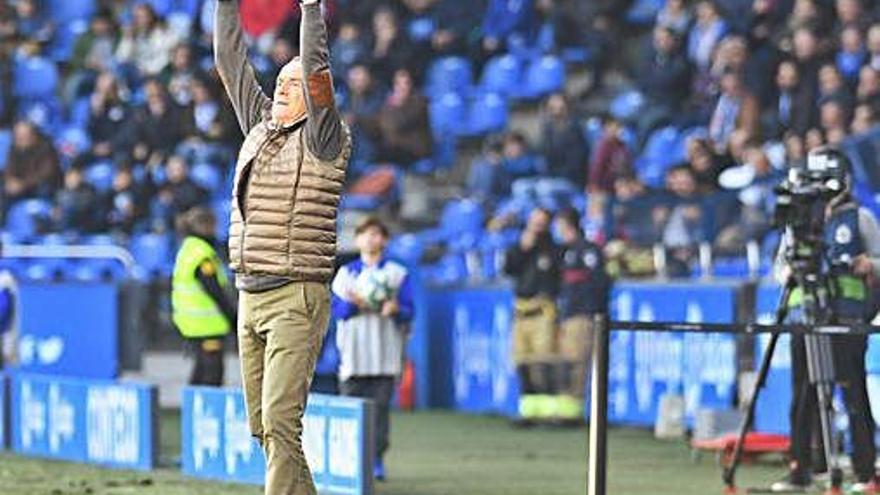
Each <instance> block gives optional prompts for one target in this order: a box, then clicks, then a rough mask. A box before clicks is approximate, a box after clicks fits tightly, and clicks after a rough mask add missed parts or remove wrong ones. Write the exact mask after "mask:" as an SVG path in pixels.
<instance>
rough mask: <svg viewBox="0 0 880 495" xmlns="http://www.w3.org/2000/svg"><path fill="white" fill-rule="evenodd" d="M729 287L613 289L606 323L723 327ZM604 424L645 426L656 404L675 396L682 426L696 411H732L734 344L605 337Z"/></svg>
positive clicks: (642, 335) (729, 309)
mask: <svg viewBox="0 0 880 495" xmlns="http://www.w3.org/2000/svg"><path fill="white" fill-rule="evenodd" d="M736 290H737V286H736V285H733V284H726V283H718V284H699V285H694V284H672V283H656V284H655V283H619V284H617V285H616V286H615V288H614V290H613V292H612V298H611V299H612V301H611V318H612V320H618V321H643V322H651V321H686V322H690V323H700V322H704V323H729V322H733V321H734V319H735V315H736ZM610 352H611V356H610V363H609V375H608V418H609V421H611V422H614V423H622V424H632V425H640V426H649V425H653V424H654V421H655V418H656V417H657V411H658V406H659V403H660V399H661V397H662V396H663V395H664V394H665V393H667V392H673V393H680V394H683V396H684V400H685V416H686V419H687V420H688V422H689V423H691V422H692V421H693V418H694V416H695V414H696V413H697V411H698V410H699V409H700V408H705V407H709V408H727V407H731V406H732V405H733V397H734V391H735V384H736V340H735V338H734V337H733V336H732V335H728V334H709V333H707V334H681V333H668V332H663V333H652V332H646V331H645V332H612V334H611V338H610Z"/></svg>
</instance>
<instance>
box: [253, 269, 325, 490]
mask: <svg viewBox="0 0 880 495" xmlns="http://www.w3.org/2000/svg"><path fill="white" fill-rule="evenodd" d="M329 316H330V290H329V288H328V287H327V285H326V284H322V283H316V282H293V283H290V284H287V285H285V286H282V287H279V288H277V289H272V290H268V291H266V292H259V293H248V292H243V291H242V292H241V293H240V298H239V310H238V346H239V356H240V358H241V373H242V383H243V385H244V396H245V404H246V406H247V414H248V426H249V428H250V431H251V434H252V435H253V436H254V437H256V438H257V440H259V441H260V444H261V445H262V446H263V450H264V452H265V454H266V485H265V493H266V495H313V494H315V493H316V491H315V484H314V482H313V481H312V474H311V472H310V471H309V466H308V464H307V463H306V458H305V455H304V454H303V450H302V429H303V427H302V417H303V413H304V412H305V408H306V399H307V397H308V390H309V386H310V384H311V381H312V375H313V373H314V372H315V362H316V361H317V359H318V354H319V353H320V352H321V343H322V341H323V339H324V333H325V332H326V331H327V323H328V319H329Z"/></svg>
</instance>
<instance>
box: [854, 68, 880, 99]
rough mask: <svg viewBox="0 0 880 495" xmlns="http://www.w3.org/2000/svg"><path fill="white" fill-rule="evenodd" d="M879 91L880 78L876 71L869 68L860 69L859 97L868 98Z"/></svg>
mask: <svg viewBox="0 0 880 495" xmlns="http://www.w3.org/2000/svg"><path fill="white" fill-rule="evenodd" d="M878 91H880V78H878V77H877V71H875V70H874V69H872V68H871V67H869V66H865V67H862V70H861V71H860V72H859V87H858V93H859V96H870V95H873V94H876V93H877V92H878Z"/></svg>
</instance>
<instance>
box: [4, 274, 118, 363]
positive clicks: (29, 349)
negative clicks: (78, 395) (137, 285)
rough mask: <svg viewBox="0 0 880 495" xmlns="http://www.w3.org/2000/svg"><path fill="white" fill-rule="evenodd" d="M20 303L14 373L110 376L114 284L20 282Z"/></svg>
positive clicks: (114, 345)
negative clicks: (16, 369)
mask: <svg viewBox="0 0 880 495" xmlns="http://www.w3.org/2000/svg"><path fill="white" fill-rule="evenodd" d="M20 299H21V320H20V331H21V333H20V334H19V338H18V355H19V368H18V369H20V370H21V371H24V372H27V373H39V374H49V375H66V376H73V377H81V378H105V379H110V378H115V377H116V375H117V371H118V362H119V359H118V338H117V328H118V318H117V290H116V286H115V285H114V284H110V283H87V284H86V283H63V284H61V283H57V284H56V283H29V282H24V283H22V284H21V287H20ZM83 301H88V304H83Z"/></svg>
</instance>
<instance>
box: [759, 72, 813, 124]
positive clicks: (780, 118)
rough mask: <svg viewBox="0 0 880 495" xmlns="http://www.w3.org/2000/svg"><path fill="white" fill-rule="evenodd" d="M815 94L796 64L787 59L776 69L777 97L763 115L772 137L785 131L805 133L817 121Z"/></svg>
mask: <svg viewBox="0 0 880 495" xmlns="http://www.w3.org/2000/svg"><path fill="white" fill-rule="evenodd" d="M815 102H816V95H815V94H814V93H812V92H811V89H810V86H809V85H808V84H805V83H804V82H803V81H802V80H801V73H800V69H799V68H798V65H797V64H796V63H795V62H794V61H792V60H786V61H783V62H782V63H780V64H779V67H778V68H777V69H776V96H775V97H774V98H773V100H772V101H771V104H770V108H768V109H767V112H766V114H765V117H764V119H765V122H766V123H767V129H768V131H769V132H770V135H771V136H777V137H780V136H782V135H783V134H785V132H786V131H789V130H791V131H794V132H796V133H798V134H803V133H805V132H807V129H809V128H810V127H811V126H813V125H814V124H815V123H816V121H817V113H818V112H817V109H816V104H815Z"/></svg>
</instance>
